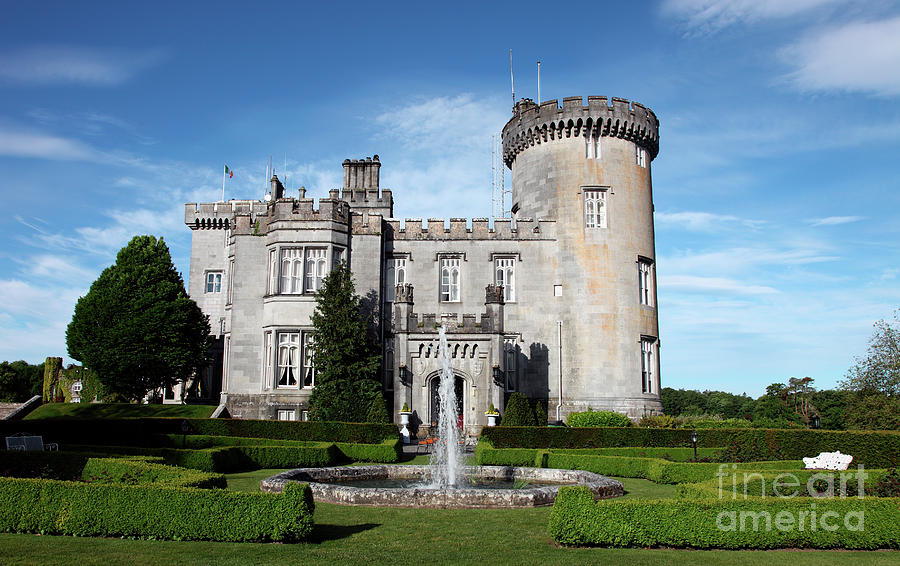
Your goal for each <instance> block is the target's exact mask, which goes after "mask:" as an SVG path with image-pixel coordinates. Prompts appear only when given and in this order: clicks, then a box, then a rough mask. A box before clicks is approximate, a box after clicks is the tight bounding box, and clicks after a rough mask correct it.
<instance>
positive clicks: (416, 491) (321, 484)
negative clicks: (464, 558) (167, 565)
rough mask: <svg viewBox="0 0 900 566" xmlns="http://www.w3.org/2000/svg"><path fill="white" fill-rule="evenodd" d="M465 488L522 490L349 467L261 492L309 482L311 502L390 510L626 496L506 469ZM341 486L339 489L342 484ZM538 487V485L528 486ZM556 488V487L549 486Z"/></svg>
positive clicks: (284, 476) (593, 481)
mask: <svg viewBox="0 0 900 566" xmlns="http://www.w3.org/2000/svg"><path fill="white" fill-rule="evenodd" d="M463 476H464V477H463V479H462V482H461V483H462V484H463V485H465V484H466V483H468V482H471V480H473V479H474V480H477V481H479V482H490V481H514V482H516V483H517V484H522V485H524V487H522V488H521V489H489V488H483V487H454V488H448V489H436V488H432V487H428V486H427V483H428V482H429V481H430V479H431V468H430V467H429V466H385V465H377V466H347V467H339V468H297V469H295V470H288V471H286V472H282V473H280V474H277V475H274V476H272V477H269V478H266V479H264V480H263V481H262V483H261V489H262V490H263V491H268V492H275V493H278V492H281V491H282V490H283V489H284V486H285V484H287V483H288V482H292V481H293V482H307V483H309V487H310V489H312V493H313V499H314V500H315V501H316V502H322V503H337V504H341V505H382V506H389V507H437V508H479V507H537V506H542V505H552V504H553V501H554V500H555V499H556V493H557V492H558V491H559V488H560V487H561V486H563V485H584V486H586V487H588V488H589V489H590V490H591V491H592V492H593V493H594V496H595V497H597V498H603V499H605V498H611V497H619V496H621V495H624V493H625V492H624V490H623V488H622V483H621V482H618V481H616V480H614V479H610V478H607V477H604V476H601V475H598V474H594V473H592V472H585V471H581V470H555V469H549V468H512V467H507V466H466V467H464V468H463ZM354 479H355V480H365V481H373V480H407V481H411V482H419V483H421V485H419V486H415V487H402V488H398V487H355V486H353V485H352V482H353V480H354ZM338 482H339V483H338ZM531 482H534V484H535V485H528V484H529V483H531ZM551 484H552V485H551Z"/></svg>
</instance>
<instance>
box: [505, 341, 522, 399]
mask: <svg viewBox="0 0 900 566" xmlns="http://www.w3.org/2000/svg"><path fill="white" fill-rule="evenodd" d="M516 338H517V337H516V336H506V337H505V338H504V339H503V354H504V360H503V363H504V372H503V373H504V377H505V378H506V379H505V381H506V390H507V391H515V390H516V377H517V375H518V373H519V366H518V361H519V347H518V346H516Z"/></svg>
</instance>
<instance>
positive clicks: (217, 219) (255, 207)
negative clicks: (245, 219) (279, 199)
mask: <svg viewBox="0 0 900 566" xmlns="http://www.w3.org/2000/svg"><path fill="white" fill-rule="evenodd" d="M265 211H266V203H264V202H262V201H258V200H230V201H228V202H201V203H196V202H193V203H188V204H186V205H184V223H185V224H187V226H188V227H189V228H190V229H191V230H227V229H229V228H231V227H232V226H234V217H235V215H237V214H239V213H249V214H252V215H256V214H260V213H262V214H264V213H265Z"/></svg>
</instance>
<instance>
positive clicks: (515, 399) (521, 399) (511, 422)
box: [502, 393, 534, 426]
mask: <svg viewBox="0 0 900 566" xmlns="http://www.w3.org/2000/svg"><path fill="white" fill-rule="evenodd" d="M502 424H503V426H534V411H533V410H532V409H531V404H530V403H528V397H525V395H523V394H521V393H513V394H512V395H510V396H509V399H508V400H507V401H506V410H505V411H504V412H503V418H502Z"/></svg>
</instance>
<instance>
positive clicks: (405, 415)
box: [399, 411, 412, 444]
mask: <svg viewBox="0 0 900 566" xmlns="http://www.w3.org/2000/svg"><path fill="white" fill-rule="evenodd" d="M399 414H400V424H401V425H402V427H403V428H401V429H400V436H402V437H403V444H409V443H410V442H412V440H411V439H410V437H409V427H408V426H407V425H408V424H409V416H410V415H411V414H412V411H400V413H399Z"/></svg>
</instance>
